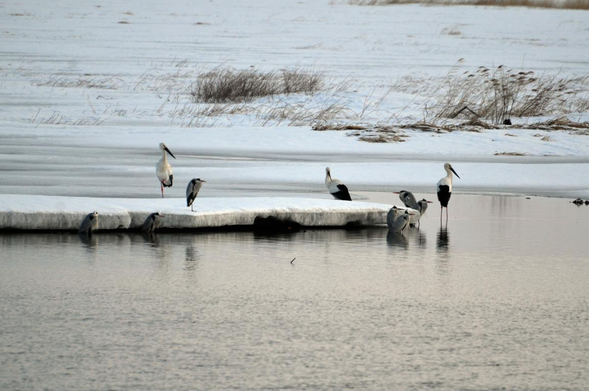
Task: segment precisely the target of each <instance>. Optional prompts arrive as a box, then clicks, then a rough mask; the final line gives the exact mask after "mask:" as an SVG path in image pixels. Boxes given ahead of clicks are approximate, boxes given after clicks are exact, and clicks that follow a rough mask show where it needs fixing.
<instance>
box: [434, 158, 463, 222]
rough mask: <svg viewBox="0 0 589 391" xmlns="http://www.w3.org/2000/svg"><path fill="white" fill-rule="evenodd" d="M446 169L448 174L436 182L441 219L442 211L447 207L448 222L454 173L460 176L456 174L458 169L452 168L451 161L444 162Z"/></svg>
mask: <svg viewBox="0 0 589 391" xmlns="http://www.w3.org/2000/svg"><path fill="white" fill-rule="evenodd" d="M444 170H446V176H445V177H443V178H442V179H440V180H439V181H438V183H437V184H436V188H437V193H438V200H439V201H440V205H441V208H440V221H441V220H442V211H443V210H444V208H446V222H448V202H449V201H450V196H452V173H454V175H456V176H457V177H458V178H459V179H460V176H459V175H458V174H456V171H454V169H453V168H452V165H451V164H450V163H446V164H444Z"/></svg>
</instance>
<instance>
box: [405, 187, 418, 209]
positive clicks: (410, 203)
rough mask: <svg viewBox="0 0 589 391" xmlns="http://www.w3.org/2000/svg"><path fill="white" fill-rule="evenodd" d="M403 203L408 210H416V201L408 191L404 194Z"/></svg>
mask: <svg viewBox="0 0 589 391" xmlns="http://www.w3.org/2000/svg"><path fill="white" fill-rule="evenodd" d="M403 203H404V204H405V206H406V207H408V208H411V209H417V200H416V199H415V196H414V195H413V193H411V192H409V191H408V192H406V193H405V198H404V199H403Z"/></svg>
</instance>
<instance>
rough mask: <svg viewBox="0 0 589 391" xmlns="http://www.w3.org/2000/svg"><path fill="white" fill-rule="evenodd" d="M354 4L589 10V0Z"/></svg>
mask: <svg viewBox="0 0 589 391" xmlns="http://www.w3.org/2000/svg"><path fill="white" fill-rule="evenodd" d="M348 3H349V4H352V5H396V4H427V5H477V6H493V7H532V8H560V9H573V10H589V1H587V0H561V1H558V0H349V2H348Z"/></svg>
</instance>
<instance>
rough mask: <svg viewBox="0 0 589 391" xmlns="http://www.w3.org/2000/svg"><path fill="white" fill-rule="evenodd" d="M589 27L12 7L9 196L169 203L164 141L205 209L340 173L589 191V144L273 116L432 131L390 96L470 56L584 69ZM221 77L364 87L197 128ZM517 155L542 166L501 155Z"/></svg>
mask: <svg viewBox="0 0 589 391" xmlns="http://www.w3.org/2000/svg"><path fill="white" fill-rule="evenodd" d="M587 15H588V14H587V12H584V11H568V10H546V9H526V8H509V9H502V8H486V7H443V6H441V7H423V6H417V5H407V6H395V7H358V6H351V5H346V4H343V3H339V2H329V1H304V0H303V1H297V2H294V1H271V0H262V1H256V2H243V1H238V0H227V1H211V2H208V1H207V2H193V1H175V2H172V3H170V4H168V3H162V2H156V1H138V0H133V1H129V2H114V1H111V2H106V3H101V4H90V3H84V2H75V1H65V2H59V3H58V4H52V3H50V2H42V1H14V0H12V1H8V2H4V3H3V4H2V5H1V8H0V26H2V28H1V31H0V33H1V34H2V45H1V46H0V169H1V170H2V173H3V175H2V177H3V180H2V182H1V183H0V194H29V195H60V196H86V197H92V196H94V197H129V198H147V197H151V198H155V197H158V196H159V185H158V183H157V181H156V178H155V168H154V166H155V163H156V162H157V160H158V159H159V158H160V156H159V149H158V148H157V145H158V143H159V142H162V141H163V142H165V143H166V144H167V145H168V147H169V148H170V149H171V150H172V152H174V154H175V155H176V157H177V158H178V159H177V160H173V159H172V161H171V163H172V165H173V167H174V177H175V185H174V187H172V188H171V189H166V191H167V194H168V196H170V197H177V198H181V197H183V196H184V190H185V186H186V184H187V183H188V181H189V180H190V179H192V178H194V177H200V178H203V179H206V180H207V181H208V182H207V183H206V184H205V186H204V187H203V189H202V191H201V194H200V195H199V198H201V197H202V198H203V199H204V198H207V197H220V196H224V197H243V196H248V197H251V196H273V195H279V196H287V195H288V196H291V195H292V196H297V197H299V196H306V197H318V198H326V199H329V198H330V196H329V195H328V194H327V192H326V189H325V187H324V185H323V179H324V169H325V166H327V165H329V166H331V168H332V170H333V175H334V177H336V178H338V179H340V180H342V181H343V182H344V183H346V184H347V185H348V187H349V188H350V191H351V193H352V196H354V192H355V191H357V192H358V191H365V190H376V191H393V190H399V189H400V188H406V189H408V190H413V191H415V192H426V191H427V192H433V191H434V186H435V183H436V181H437V180H438V179H439V178H441V177H442V176H443V175H444V171H443V169H442V163H444V162H445V161H450V162H452V163H453V165H454V167H455V169H456V170H457V172H458V173H459V174H460V175H461V177H462V179H460V180H458V179H457V180H456V181H455V183H454V185H455V189H454V191H455V192H468V193H515V194H537V195H550V196H567V197H577V196H581V197H588V196H589V176H587V175H586V173H587V172H588V169H589V153H588V152H589V136H583V135H578V134H569V133H568V132H563V131H557V132H547V131H539V130H538V131H536V130H521V129H520V130H517V129H507V128H506V129H495V130H485V131H483V132H482V133H468V132H451V133H442V134H438V133H428V132H422V131H419V130H405V131H404V135H406V136H408V137H406V138H405V141H404V142H400V143H385V144H379V143H366V142H360V141H358V137H357V136H355V135H353V132H345V131H341V132H335V131H325V132H316V131H312V130H311V128H310V126H287V125H289V122H288V121H286V120H285V121H269V122H268V121H267V118H265V117H264V115H267V114H268V111H267V110H266V111H263V109H260V108H264V107H265V108H268V107H274V106H272V105H277V106H280V105H282V106H281V107H284V106H285V105H297V104H299V103H301V102H306V103H305V104H306V105H307V106H303V107H305V110H307V109H308V110H310V111H313V110H319V111H320V109H321V108H322V107H327V106H329V105H332V104H337V105H341V106H343V107H345V110H344V112H345V113H346V116H347V119H348V120H349V121H351V122H354V121H363V122H369V123H375V122H378V121H381V122H382V121H384V122H386V123H389V124H391V123H394V122H395V121H396V119H398V118H401V117H403V118H414V119H416V120H418V119H419V118H420V116H421V115H422V114H423V113H422V110H421V109H420V108H419V107H420V102H422V101H423V99H424V97H422V96H419V95H413V94H411V93H401V92H398V91H397V92H395V91H393V92H391V88H392V86H393V85H395V83H397V82H398V81H399V80H407V77H409V78H415V79H416V80H417V79H419V80H420V83H423V82H424V81H425V82H426V83H427V81H428V80H431V83H436V82H437V80H439V78H440V77H442V76H444V75H446V74H447V73H448V72H449V70H450V68H451V67H452V66H454V65H455V64H456V63H457V62H458V61H459V60H460V59H463V60H462V61H461V64H462V67H463V69H465V70H472V69H476V68H477V67H479V66H481V65H484V66H488V67H493V66H495V67H496V66H498V65H500V64H505V65H506V66H507V67H512V68H517V69H524V70H534V71H536V72H538V73H542V72H548V73H552V74H556V73H559V74H560V75H562V76H574V75H583V74H586V73H587V70H588V69H589V68H588V65H589V18H587ZM219 65H222V66H231V67H234V68H236V69H248V68H250V67H254V68H257V69H261V70H277V69H281V68H293V67H297V66H302V67H313V68H314V69H315V70H318V71H321V72H324V73H325V74H326V75H327V76H328V77H329V80H331V81H330V83H334V84H337V83H339V82H341V81H343V80H346V81H347V84H348V87H347V89H344V90H342V92H341V93H335V92H333V91H331V92H326V93H320V94H317V95H315V96H312V97H309V96H305V95H297V96H280V97H274V98H273V99H271V100H261V101H258V102H254V103H253V105H254V106H255V107H256V108H257V110H258V111H257V112H256V111H255V110H254V111H253V112H252V111H250V112H248V111H247V110H245V111H244V112H240V113H237V114H233V115H228V114H221V115H219V116H204V115H203V116H201V115H197V116H195V115H194V111H191V110H192V109H194V107H195V104H194V103H192V101H191V100H190V96H189V94H188V92H189V90H190V85H191V83H193V82H194V80H195V77H196V76H197V75H198V73H199V72H200V71H201V70H202V69H212V68H214V67H216V66H219ZM387 93H388V94H387ZM381 98H382V101H381V102H380V99H381ZM309 102H310V103H309ZM260 110H262V111H263V112H261V111H260ZM569 118H571V119H573V120H578V121H583V120H587V119H589V115H588V114H587V113H575V114H573V115H571V116H569ZM544 119H545V118H544ZM191 121H192V122H191ZM516 121H519V122H528V121H529V122H534V121H536V119H522V120H516ZM263 124H264V125H267V126H260V125H263ZM195 125H196V126H195ZM546 136H548V137H546ZM502 153H518V154H523V155H525V156H496V155H495V154H502ZM393 201H394V202H395V203H398V202H397V201H396V199H393V197H392V196H391V202H393ZM3 202H8V199H4V198H3Z"/></svg>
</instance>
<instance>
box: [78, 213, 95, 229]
mask: <svg viewBox="0 0 589 391" xmlns="http://www.w3.org/2000/svg"><path fill="white" fill-rule="evenodd" d="M91 226H92V213H90V214H89V215H87V216H86V217H84V220H82V224H80V229H78V232H86V231H88V230H89V229H90V227H91Z"/></svg>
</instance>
